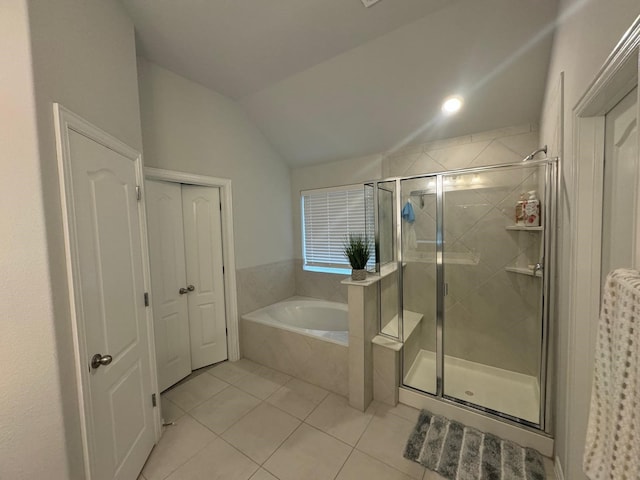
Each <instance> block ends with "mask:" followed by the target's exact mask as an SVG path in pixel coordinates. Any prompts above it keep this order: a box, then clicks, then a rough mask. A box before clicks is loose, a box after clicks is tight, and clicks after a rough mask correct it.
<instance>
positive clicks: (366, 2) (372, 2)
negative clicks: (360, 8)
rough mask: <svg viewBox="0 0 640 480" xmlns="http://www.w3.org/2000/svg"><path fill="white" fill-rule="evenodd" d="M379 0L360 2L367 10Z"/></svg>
mask: <svg viewBox="0 0 640 480" xmlns="http://www.w3.org/2000/svg"><path fill="white" fill-rule="evenodd" d="M379 1H380V0H362V4H363V5H364V6H365V7H367V8H369V7H370V6H371V5H373V4H375V3H378V2H379Z"/></svg>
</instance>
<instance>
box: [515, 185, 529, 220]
mask: <svg viewBox="0 0 640 480" xmlns="http://www.w3.org/2000/svg"><path fill="white" fill-rule="evenodd" d="M525 202H526V200H525V198H524V192H523V193H521V194H520V200H518V201H517V202H516V217H515V220H516V225H524V204H525Z"/></svg>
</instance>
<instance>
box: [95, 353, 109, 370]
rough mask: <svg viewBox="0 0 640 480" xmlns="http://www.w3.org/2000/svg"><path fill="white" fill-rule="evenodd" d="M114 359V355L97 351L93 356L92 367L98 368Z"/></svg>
mask: <svg viewBox="0 0 640 480" xmlns="http://www.w3.org/2000/svg"><path fill="white" fill-rule="evenodd" d="M112 361H113V357H112V356H111V355H102V354H101V353H96V354H95V355H94V356H93V357H91V368H93V369H96V368H98V367H100V365H109V364H110V363H111V362H112Z"/></svg>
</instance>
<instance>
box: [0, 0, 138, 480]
mask: <svg viewBox="0 0 640 480" xmlns="http://www.w3.org/2000/svg"><path fill="white" fill-rule="evenodd" d="M27 6H28V11H27ZM29 35H30V41H31V49H32V51H31V53H30V52H29V50H28V48H29ZM0 37H2V39H3V42H2V43H3V45H10V46H11V48H10V49H9V48H5V49H2V53H0V62H1V63H0V65H2V68H1V71H2V74H0V91H1V92H2V93H3V100H2V104H3V108H2V109H1V110H0V116H2V117H3V122H2V125H3V128H2V129H0V131H1V132H2V133H0V138H1V139H2V155H3V161H2V162H1V168H2V179H3V188H2V189H0V191H1V193H0V199H1V205H2V212H3V220H2V221H3V225H2V229H1V231H2V232H3V235H2V236H1V238H0V251H2V252H3V253H2V275H1V276H0V278H1V280H0V282H1V283H0V286H1V287H2V292H3V296H2V304H0V307H1V311H0V318H2V319H3V320H4V321H3V322H2V325H3V330H2V335H0V337H1V338H2V346H1V347H0V352H2V353H0V355H1V357H0V364H1V365H2V366H3V367H2V375H1V376H0V458H2V461H1V462H0V477H1V478H7V479H9V478H11V479H22V478H25V479H32V478H56V479H57V478H60V479H63V478H73V479H80V478H83V465H82V452H81V450H80V445H81V441H80V430H79V416H78V402H77V394H76V388H75V373H74V361H73V348H72V333H71V325H70V321H69V304H68V292H67V288H66V282H67V280H66V273H65V272H66V269H65V255H64V248H63V231H62V222H61V209H60V200H59V191H58V172H57V159H56V146H55V137H54V126H53V110H52V104H53V102H54V101H55V102H60V103H62V104H63V105H65V106H66V107H68V108H69V109H71V110H72V111H74V112H76V113H78V114H79V115H81V116H83V117H85V118H86V119H88V120H89V121H90V122H92V123H94V124H96V125H97V126H99V127H100V128H102V129H104V130H106V131H107V132H109V133H111V134H113V135H115V136H116V137H118V138H120V139H121V140H123V141H124V142H126V143H128V144H129V145H131V146H132V147H134V148H137V149H140V148H141V146H142V135H141V131H140V117H139V108H138V90H137V83H136V82H137V80H136V79H137V73H136V59H135V43H134V34H133V25H132V24H131V22H130V21H129V19H128V18H127V16H126V15H125V14H124V12H123V10H122V8H121V7H120V4H119V3H118V2H104V1H99V0H56V1H55V2H51V1H49V0H30V1H27V0H8V1H4V2H2V6H1V7H0ZM32 61H33V63H32ZM31 66H32V68H33V71H32V72H31V71H30V70H31ZM31 75H33V76H31ZM34 95H35V97H34ZM34 98H35V102H34ZM5 222H6V225H5V224H4V223H5ZM5 232H10V234H8V235H5ZM7 320H8V321H7Z"/></svg>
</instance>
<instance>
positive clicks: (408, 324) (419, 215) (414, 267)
mask: <svg viewBox="0 0 640 480" xmlns="http://www.w3.org/2000/svg"><path fill="white" fill-rule="evenodd" d="M400 183H401V205H402V209H401V219H402V220H401V225H402V264H403V275H402V304H403V337H404V349H403V365H404V372H403V378H404V384H405V385H408V386H410V387H412V388H416V389H418V390H422V391H423V392H427V393H431V394H434V395H435V394H436V393H437V390H438V382H437V377H438V376H437V369H436V363H437V361H436V358H437V356H436V344H437V342H436V337H437V328H436V325H437V324H436V299H437V272H436V258H437V255H436V253H437V252H436V241H437V231H438V230H437V209H436V207H437V201H436V197H437V196H436V177H435V176H425V177H419V178H411V179H407V180H402V181H401V182H400Z"/></svg>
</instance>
